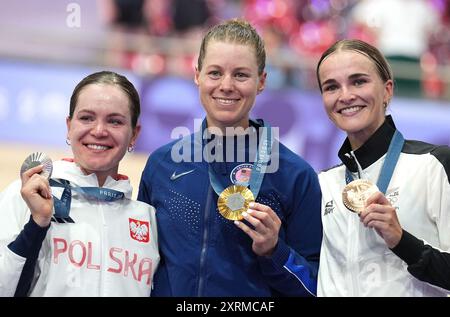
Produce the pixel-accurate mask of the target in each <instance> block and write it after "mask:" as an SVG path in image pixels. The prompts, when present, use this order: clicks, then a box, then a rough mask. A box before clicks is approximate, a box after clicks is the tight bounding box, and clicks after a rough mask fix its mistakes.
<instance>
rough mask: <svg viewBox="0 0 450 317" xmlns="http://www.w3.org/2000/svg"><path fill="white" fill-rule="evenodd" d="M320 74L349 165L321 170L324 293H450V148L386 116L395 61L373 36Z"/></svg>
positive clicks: (333, 55)
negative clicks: (411, 136)
mask: <svg viewBox="0 0 450 317" xmlns="http://www.w3.org/2000/svg"><path fill="white" fill-rule="evenodd" d="M317 78H318V81H319V87H320V91H321V93H322V99H323V102H324V105H325V110H326V112H327V114H328V116H329V117H330V119H331V121H333V123H334V124H335V125H336V126H337V127H338V128H339V129H341V130H343V131H345V132H346V133H347V139H346V140H345V142H344V144H343V145H342V147H341V149H340V150H339V153H338V156H339V158H340V159H341V160H342V163H343V164H341V165H339V166H336V167H333V168H331V169H329V170H327V171H324V172H322V173H320V174H319V181H320V185H321V189H322V206H323V207H322V208H323V209H325V212H323V213H322V223H323V234H324V235H323V242H322V249H321V254H320V270H319V282H318V295H319V296H446V295H447V293H448V291H445V290H444V288H445V289H450V254H449V253H448V250H450V184H449V179H450V149H449V148H448V147H447V146H436V145H432V144H427V143H424V142H419V141H410V140H406V141H405V140H404V138H403V136H402V134H401V133H400V131H398V130H397V128H396V126H395V124H394V121H393V119H392V117H391V116H390V115H388V116H386V114H385V112H386V108H387V105H388V104H389V102H390V100H391V98H392V96H393V90H394V81H393V76H392V72H391V69H390V67H389V64H388V63H387V61H386V59H385V58H384V57H383V55H382V54H381V53H380V52H379V51H378V50H377V49H376V48H375V47H373V46H371V45H369V44H368V43H365V42H363V41H359V40H342V41H339V42H337V43H335V44H334V45H333V46H331V47H330V48H329V49H328V50H327V51H325V52H324V53H323V55H322V57H321V59H320V61H319V63H318V66H317ZM444 251H446V252H444Z"/></svg>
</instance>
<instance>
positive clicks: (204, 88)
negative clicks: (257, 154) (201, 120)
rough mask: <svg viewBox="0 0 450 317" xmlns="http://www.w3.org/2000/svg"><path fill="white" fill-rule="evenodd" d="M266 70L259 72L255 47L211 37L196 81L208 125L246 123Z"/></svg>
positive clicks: (243, 125)
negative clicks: (215, 39) (211, 39)
mask: <svg viewBox="0 0 450 317" xmlns="http://www.w3.org/2000/svg"><path fill="white" fill-rule="evenodd" d="M265 79H266V74H265V73H263V74H261V75H258V64H257V60H256V52H255V49H254V48H253V47H252V46H250V45H243V44H237V43H231V42H223V41H214V40H213V41H211V42H209V43H208V45H207V48H206V54H205V57H204V60H203V63H202V68H201V70H196V73H195V83H196V84H197V86H198V87H199V93H200V100H201V103H202V105H203V107H204V108H205V110H206V118H207V122H208V127H218V128H219V129H221V130H222V131H223V132H225V128H226V127H243V128H247V127H248V120H249V112H250V110H251V108H252V107H253V104H254V103H255V98H256V95H257V94H258V93H259V92H261V91H262V90H263V89H264V84H265Z"/></svg>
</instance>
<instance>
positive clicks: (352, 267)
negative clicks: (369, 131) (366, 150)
mask: <svg viewBox="0 0 450 317" xmlns="http://www.w3.org/2000/svg"><path fill="white" fill-rule="evenodd" d="M350 155H351V157H352V158H353V160H354V161H355V163H356V165H357V167H358V178H361V176H362V168H361V165H360V164H359V162H358V160H357V159H356V156H355V154H354V153H353V151H351V152H350ZM353 216H354V214H352V213H349V221H350V225H349V230H348V234H347V237H354V236H355V234H356V235H359V228H358V225H359V219H358V218H356V217H353ZM358 241H359V238H358V237H357V238H356V239H350V243H349V248H348V253H349V259H350V261H349V263H348V266H349V270H348V272H351V281H352V283H351V293H350V296H360V294H359V283H358V278H357V275H358V274H359V270H358V269H357V266H358V261H357V260H358V247H359V245H358ZM352 273H353V274H352Z"/></svg>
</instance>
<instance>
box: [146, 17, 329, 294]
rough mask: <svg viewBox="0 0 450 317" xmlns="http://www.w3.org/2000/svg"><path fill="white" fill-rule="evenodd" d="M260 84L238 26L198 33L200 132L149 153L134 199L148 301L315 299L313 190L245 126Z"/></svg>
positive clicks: (309, 175)
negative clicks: (149, 228)
mask: <svg viewBox="0 0 450 317" xmlns="http://www.w3.org/2000/svg"><path fill="white" fill-rule="evenodd" d="M266 76H267V75H266V72H265V49H264V44H263V42H262V39H261V38H260V36H259V35H258V34H257V32H256V31H255V29H254V28H253V27H252V26H251V25H250V24H249V23H248V22H246V21H243V20H239V19H234V20H228V21H225V22H223V23H221V24H219V25H216V26H214V27H212V28H211V29H210V30H209V31H208V32H207V33H206V35H205V37H204V38H203V41H202V44H201V47H200V54H199V58H198V64H197V67H196V72H195V83H196V84H197V86H198V88H199V94H200V101H201V103H202V105H203V107H204V109H205V111H206V119H205V120H203V124H202V128H201V130H200V131H198V132H196V133H193V134H191V135H188V136H185V137H184V138H182V139H181V140H179V141H178V140H177V141H175V142H172V143H170V144H168V145H165V146H163V147H161V148H160V149H158V150H156V151H155V152H154V153H152V155H151V156H150V158H149V160H148V163H147V166H146V168H145V170H144V172H143V174H142V179H141V184H140V190H139V196H138V199H140V200H143V201H145V202H148V203H150V204H152V205H153V206H155V208H156V209H157V210H158V212H157V221H158V228H159V229H158V232H159V237H160V252H161V266H160V268H159V269H158V271H157V273H156V275H155V287H154V290H153V292H152V296H276V295H278V296H279V295H283V296H289V295H290V296H311V295H315V292H316V283H317V280H316V272H317V265H318V255H319V247H320V242H321V224H320V214H319V211H320V188H319V186H318V180H317V175H316V173H315V172H314V170H313V169H312V168H311V167H310V166H309V165H308V164H307V163H306V162H305V161H304V160H302V159H301V158H299V157H298V156H297V155H295V154H294V153H292V152H291V151H290V150H288V149H287V148H286V147H285V146H283V145H282V144H280V143H279V142H278V140H276V139H275V138H274V136H275V135H274V133H272V132H273V129H270V126H269V125H268V124H267V123H266V122H263V121H262V120H257V121H254V120H250V119H249V112H250V110H251V109H252V107H253V105H254V103H255V98H256V95H257V94H259V93H261V92H262V91H263V90H264V87H265V81H266ZM175 93H176V92H175ZM276 106H277V105H274V111H277V109H276V108H275V107H276ZM252 138H254V139H252ZM240 140H243V142H242V143H240V142H239V141H240ZM251 140H257V142H255V143H257V146H255V147H252V146H250V145H249V144H253V142H251ZM247 141H249V142H247ZM242 144H244V145H243V146H242ZM180 151H182V156H183V159H182V160H178V159H177V158H178V157H177V154H178V153H179V152H180ZM197 154H200V155H199V156H196V155H197ZM241 154H242V155H243V156H244V159H242V160H240V159H239V158H238V157H239V156H240V155H241ZM198 157H200V159H196V158H198Z"/></svg>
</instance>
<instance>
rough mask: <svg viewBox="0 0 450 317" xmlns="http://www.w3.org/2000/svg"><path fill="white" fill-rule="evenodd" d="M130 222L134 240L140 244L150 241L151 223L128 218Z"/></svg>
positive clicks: (131, 234)
mask: <svg viewBox="0 0 450 317" xmlns="http://www.w3.org/2000/svg"><path fill="white" fill-rule="evenodd" d="M128 221H129V229H130V236H131V238H132V239H134V240H136V241H139V242H149V241H150V223H149V222H148V221H140V220H136V219H133V218H128Z"/></svg>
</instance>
